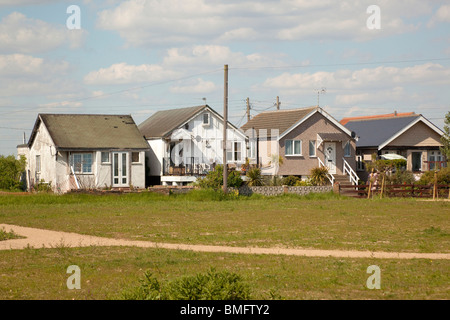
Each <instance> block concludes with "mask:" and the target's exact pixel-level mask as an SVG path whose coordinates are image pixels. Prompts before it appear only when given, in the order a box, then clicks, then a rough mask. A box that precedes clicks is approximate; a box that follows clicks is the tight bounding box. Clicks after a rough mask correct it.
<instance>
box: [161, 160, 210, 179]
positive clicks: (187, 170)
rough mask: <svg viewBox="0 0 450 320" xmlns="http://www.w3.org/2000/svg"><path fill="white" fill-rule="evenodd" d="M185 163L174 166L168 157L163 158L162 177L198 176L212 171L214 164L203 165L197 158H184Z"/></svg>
mask: <svg viewBox="0 0 450 320" xmlns="http://www.w3.org/2000/svg"><path fill="white" fill-rule="evenodd" d="M185 161H186V163H181V164H179V165H175V164H174V163H173V162H172V161H171V159H170V158H169V157H167V158H163V168H162V169H163V170H162V171H163V175H164V176H199V175H206V174H207V173H208V172H209V171H212V170H214V167H215V165H214V164H208V163H203V162H202V161H200V158H198V157H187V158H185Z"/></svg>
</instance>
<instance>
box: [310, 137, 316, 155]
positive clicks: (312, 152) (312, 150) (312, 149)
mask: <svg viewBox="0 0 450 320" xmlns="http://www.w3.org/2000/svg"><path fill="white" fill-rule="evenodd" d="M309 156H310V157H315V156H316V140H309Z"/></svg>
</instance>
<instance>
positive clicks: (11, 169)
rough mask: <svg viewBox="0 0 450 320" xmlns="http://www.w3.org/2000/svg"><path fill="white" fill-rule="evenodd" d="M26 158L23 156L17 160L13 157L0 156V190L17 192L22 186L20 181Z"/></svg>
mask: <svg viewBox="0 0 450 320" xmlns="http://www.w3.org/2000/svg"><path fill="white" fill-rule="evenodd" d="M26 163H27V161H26V158H25V157H24V156H21V157H20V160H17V159H16V158H15V157H14V156H12V155H11V156H7V157H5V156H0V189H5V190H18V189H23V187H24V185H23V183H22V182H21V181H20V180H21V179H20V177H21V175H22V173H23V172H24V171H25V166H26Z"/></svg>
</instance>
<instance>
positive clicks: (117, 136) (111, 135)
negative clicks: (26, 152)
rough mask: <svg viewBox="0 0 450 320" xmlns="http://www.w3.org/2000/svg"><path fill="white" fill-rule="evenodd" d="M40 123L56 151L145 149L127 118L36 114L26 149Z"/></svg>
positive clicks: (30, 144)
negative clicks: (45, 129)
mask: <svg viewBox="0 0 450 320" xmlns="http://www.w3.org/2000/svg"><path fill="white" fill-rule="evenodd" d="M41 123H43V124H44V125H45V127H46V128H47V130H48V132H49V134H50V137H51V139H52V140H53V142H54V144H55V146H56V148H57V149H59V150H101V149H124V150H129V149H139V150H146V149H148V148H149V145H148V143H147V141H145V139H144V137H143V136H142V134H141V133H140V131H139V129H138V128H137V126H136V123H135V122H134V120H133V118H132V117H131V116H130V115H100V114H39V115H38V117H37V120H36V123H35V125H34V128H33V131H32V133H31V136H30V140H29V141H28V146H29V147H31V146H32V144H33V142H34V139H35V138H36V134H37V130H38V129H39V126H40V124H41Z"/></svg>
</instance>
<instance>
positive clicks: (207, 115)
mask: <svg viewBox="0 0 450 320" xmlns="http://www.w3.org/2000/svg"><path fill="white" fill-rule="evenodd" d="M205 116H206V117H207V118H206V119H208V121H207V122H205ZM202 124H203V125H204V126H205V127H207V126H209V125H210V124H211V115H210V114H209V113H204V114H202Z"/></svg>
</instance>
